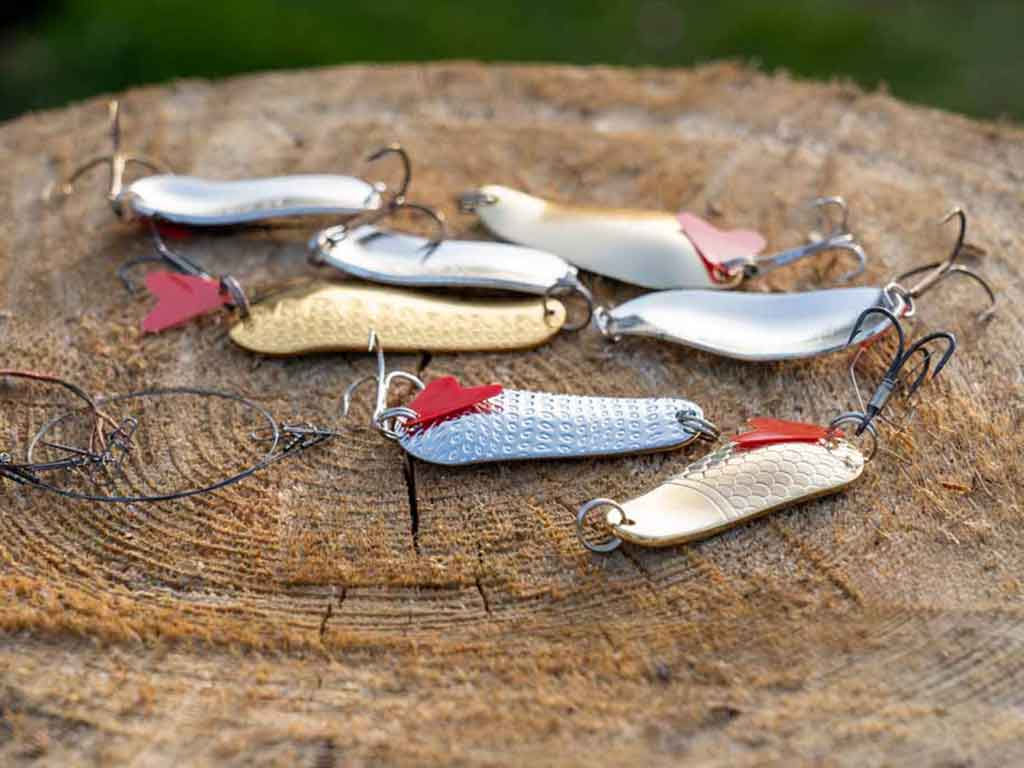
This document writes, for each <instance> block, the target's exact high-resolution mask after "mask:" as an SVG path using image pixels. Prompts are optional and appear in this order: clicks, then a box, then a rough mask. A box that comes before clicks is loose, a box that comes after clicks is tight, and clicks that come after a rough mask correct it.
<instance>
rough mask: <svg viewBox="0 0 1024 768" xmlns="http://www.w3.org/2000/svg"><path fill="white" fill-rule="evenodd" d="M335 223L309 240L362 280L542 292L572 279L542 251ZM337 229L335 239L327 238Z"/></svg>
mask: <svg viewBox="0 0 1024 768" xmlns="http://www.w3.org/2000/svg"><path fill="white" fill-rule="evenodd" d="M340 230H341V228H338V227H335V228H332V229H330V230H325V231H324V232H322V233H320V235H318V236H317V237H316V238H315V239H314V248H315V252H316V254H317V256H318V258H319V259H320V260H322V261H323V262H324V263H326V264H329V265H330V266H332V267H335V268H336V269H340V270H341V271H343V272H346V273H348V274H351V275H354V276H355V277H359V278H362V279H364V280H371V281H373V282H378V283H387V284H390V285H404V286H410V287H415V286H420V287H428V286H431V287H464V288H486V289H495V290H505V291H515V292H518V293H530V294H536V295H543V294H544V293H545V292H547V291H548V290H549V289H551V288H552V287H553V286H556V285H560V284H569V283H575V282H577V277H576V269H575V268H574V267H572V266H570V265H569V264H568V263H566V262H565V261H564V260H563V259H561V258H559V257H558V256H555V255H554V254H551V253H547V252H545V251H539V250H535V249H533V248H523V247H520V246H516V245H507V244H505V243H493V242H487V241H482V240H480V241H477V240H444V241H442V242H441V243H440V244H439V245H437V246H436V247H434V248H433V249H432V250H431V248H430V246H431V241H430V240H427V239H425V238H422V237H415V236H413V235H407V234H402V233H397V232H387V231H383V230H380V229H378V228H377V227H374V226H362V227H359V228H357V229H354V230H352V231H351V232H347V233H346V232H341V231H340ZM333 232H338V233H339V234H338V237H339V238H340V239H332V233H333Z"/></svg>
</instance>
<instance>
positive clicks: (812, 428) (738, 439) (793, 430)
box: [731, 417, 841, 451]
mask: <svg viewBox="0 0 1024 768" xmlns="http://www.w3.org/2000/svg"><path fill="white" fill-rule="evenodd" d="M747 424H749V425H750V426H751V427H753V429H751V430H750V431H749V432H740V433H739V434H738V435H736V436H734V437H732V438H731V441H732V443H733V445H735V446H736V449H737V450H740V451H751V450H754V449H755V448H763V447H764V446H766V445H775V444H777V443H816V442H818V441H819V440H823V439H824V438H826V437H828V436H829V435H833V434H836V432H835V431H833V430H829V429H828V427H819V426H818V425H817V424H804V423H803V422H799V421H783V420H782V419H768V418H764V417H757V418H753V419H748V420H747ZM840 434H841V433H840Z"/></svg>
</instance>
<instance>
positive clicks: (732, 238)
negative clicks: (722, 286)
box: [678, 211, 765, 280]
mask: <svg viewBox="0 0 1024 768" xmlns="http://www.w3.org/2000/svg"><path fill="white" fill-rule="evenodd" d="M678 219H679V226H680V227H682V230H683V233H684V234H685V235H686V236H687V237H688V238H690V240H691V241H693V247H694V248H696V249H697V253H698V254H699V255H700V257H701V259H703V261H704V266H705V267H706V268H707V270H708V273H709V274H710V275H711V276H712V278H714V279H717V280H727V279H728V278H730V277H731V276H732V275H730V274H727V273H726V271H725V270H724V269H723V267H722V266H721V265H722V264H723V263H725V262H727V261H733V260H735V259H752V258H753V257H754V256H756V255H757V254H759V253H760V252H761V251H763V250H764V247H765V239H764V238H763V237H762V236H761V235H760V234H759V233H758V232H754V231H753V230H749V229H728V230H723V229H719V228H718V227H716V226H714V225H713V224H709V223H708V222H706V221H704V219H702V218H700V217H699V216H695V215H693V214H692V213H689V212H687V211H683V212H682V213H680V214H679V216H678Z"/></svg>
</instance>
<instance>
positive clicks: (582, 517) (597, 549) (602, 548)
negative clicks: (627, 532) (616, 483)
mask: <svg viewBox="0 0 1024 768" xmlns="http://www.w3.org/2000/svg"><path fill="white" fill-rule="evenodd" d="M599 507H611V508H612V509H614V510H617V511H618V513H619V515H620V516H621V518H622V519H621V520H620V521H619V525H625V524H628V523H629V522H631V521H630V519H629V518H628V517H627V516H626V511H625V510H624V509H623V508H622V506H621V505H620V504H619V503H618V502H617V501H614V500H612V499H591V500H590V501H588V502H587V503H586V504H584V505H583V506H581V507H580V508H579V511H578V512H577V513H576V536H577V538H579V540H580V543H581V544H582V545H583V546H584V547H586V548H587V549H589V550H590V551H591V552H594V553H596V554H599V555H607V554H610V553H612V552H614V551H615V550H616V549H618V548H619V547H620V546H622V539H620V538H619V537H618V536H612V537H611V539H609V540H608V541H606V542H604V543H603V544H591V543H590V542H589V541H587V538H586V536H584V533H583V525H584V524H585V523H586V520H587V515H589V514H590V513H591V512H593V511H594V510H595V509H597V508H599Z"/></svg>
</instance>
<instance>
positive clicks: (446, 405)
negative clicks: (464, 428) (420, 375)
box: [405, 376, 502, 429]
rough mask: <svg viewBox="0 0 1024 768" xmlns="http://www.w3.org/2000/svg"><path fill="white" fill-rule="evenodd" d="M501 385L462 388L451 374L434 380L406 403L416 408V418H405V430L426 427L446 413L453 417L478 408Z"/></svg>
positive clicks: (500, 388)
mask: <svg viewBox="0 0 1024 768" xmlns="http://www.w3.org/2000/svg"><path fill="white" fill-rule="evenodd" d="M501 391H502V386H501V385H500V384H485V385H483V386H480V387H463V386H462V385H461V384H459V380H458V379H456V378H455V377H454V376H443V377H441V378H440V379H434V380H433V381H432V382H430V384H428V385H427V387H426V388H425V389H424V390H423V391H422V392H420V393H419V395H418V396H417V397H416V399H415V400H413V401H412V402H411V403H409V408H411V409H412V410H414V411H416V414H417V416H416V418H415V419H413V420H412V421H407V422H406V423H405V426H406V428H407V429H411V428H413V427H426V426H429V425H430V424H432V423H433V422H435V421H437V420H438V419H443V418H445V417H446V416H455V415H457V414H460V413H463V412H464V411H468V410H471V409H475V408H479V407H481V406H482V405H483V404H484V403H485V402H486V401H487V400H490V399H491V398H492V397H496V396H498V395H500V394H501Z"/></svg>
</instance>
